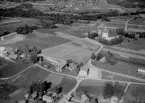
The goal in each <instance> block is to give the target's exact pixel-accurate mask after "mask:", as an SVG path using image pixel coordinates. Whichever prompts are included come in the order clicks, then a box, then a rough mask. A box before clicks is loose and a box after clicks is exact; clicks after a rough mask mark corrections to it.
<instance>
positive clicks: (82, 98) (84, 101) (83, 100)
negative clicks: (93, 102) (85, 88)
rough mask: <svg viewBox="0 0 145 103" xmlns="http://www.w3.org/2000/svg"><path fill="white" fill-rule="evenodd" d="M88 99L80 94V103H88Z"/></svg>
mask: <svg viewBox="0 0 145 103" xmlns="http://www.w3.org/2000/svg"><path fill="white" fill-rule="evenodd" d="M89 100H90V99H89V98H88V96H87V95H85V94H82V95H81V103H86V101H89Z"/></svg>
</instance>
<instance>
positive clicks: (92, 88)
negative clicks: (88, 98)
mask: <svg viewBox="0 0 145 103" xmlns="http://www.w3.org/2000/svg"><path fill="white" fill-rule="evenodd" d="M105 83H106V82H104V81H99V80H89V79H87V80H84V81H82V82H81V83H80V85H79V87H78V88H77V90H76V93H81V92H85V91H87V92H88V94H90V95H92V96H95V97H98V96H99V95H102V91H103V87H104V85H105ZM122 86H123V87H124V88H125V86H126V84H122Z"/></svg>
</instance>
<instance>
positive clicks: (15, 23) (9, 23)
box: [0, 18, 40, 35]
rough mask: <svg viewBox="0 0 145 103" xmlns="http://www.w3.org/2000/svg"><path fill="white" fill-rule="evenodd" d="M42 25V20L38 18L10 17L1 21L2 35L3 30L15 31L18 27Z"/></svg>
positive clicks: (0, 30) (0, 32) (0, 31)
mask: <svg viewBox="0 0 145 103" xmlns="http://www.w3.org/2000/svg"><path fill="white" fill-rule="evenodd" d="M26 24H27V25H28V26H34V25H37V26H40V22H39V20H37V19H31V18H8V19H4V20H2V21H1V22H0V35H2V34H3V32H6V31H9V32H14V31H15V30H16V28H17V27H20V26H24V25H26Z"/></svg>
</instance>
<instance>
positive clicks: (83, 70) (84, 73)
mask: <svg viewBox="0 0 145 103" xmlns="http://www.w3.org/2000/svg"><path fill="white" fill-rule="evenodd" d="M88 74H89V68H88V66H83V67H81V69H80V72H79V75H78V76H80V77H87V76H88Z"/></svg>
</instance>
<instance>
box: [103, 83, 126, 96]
mask: <svg viewBox="0 0 145 103" xmlns="http://www.w3.org/2000/svg"><path fill="white" fill-rule="evenodd" d="M123 95H124V87H123V86H122V85H120V84H119V83H118V82H116V83H115V84H114V85H113V83H112V82H108V83H106V84H105V86H104V89H103V96H104V99H107V98H109V99H110V98H111V97H113V96H116V97H117V98H118V99H121V98H122V97H123Z"/></svg>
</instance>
